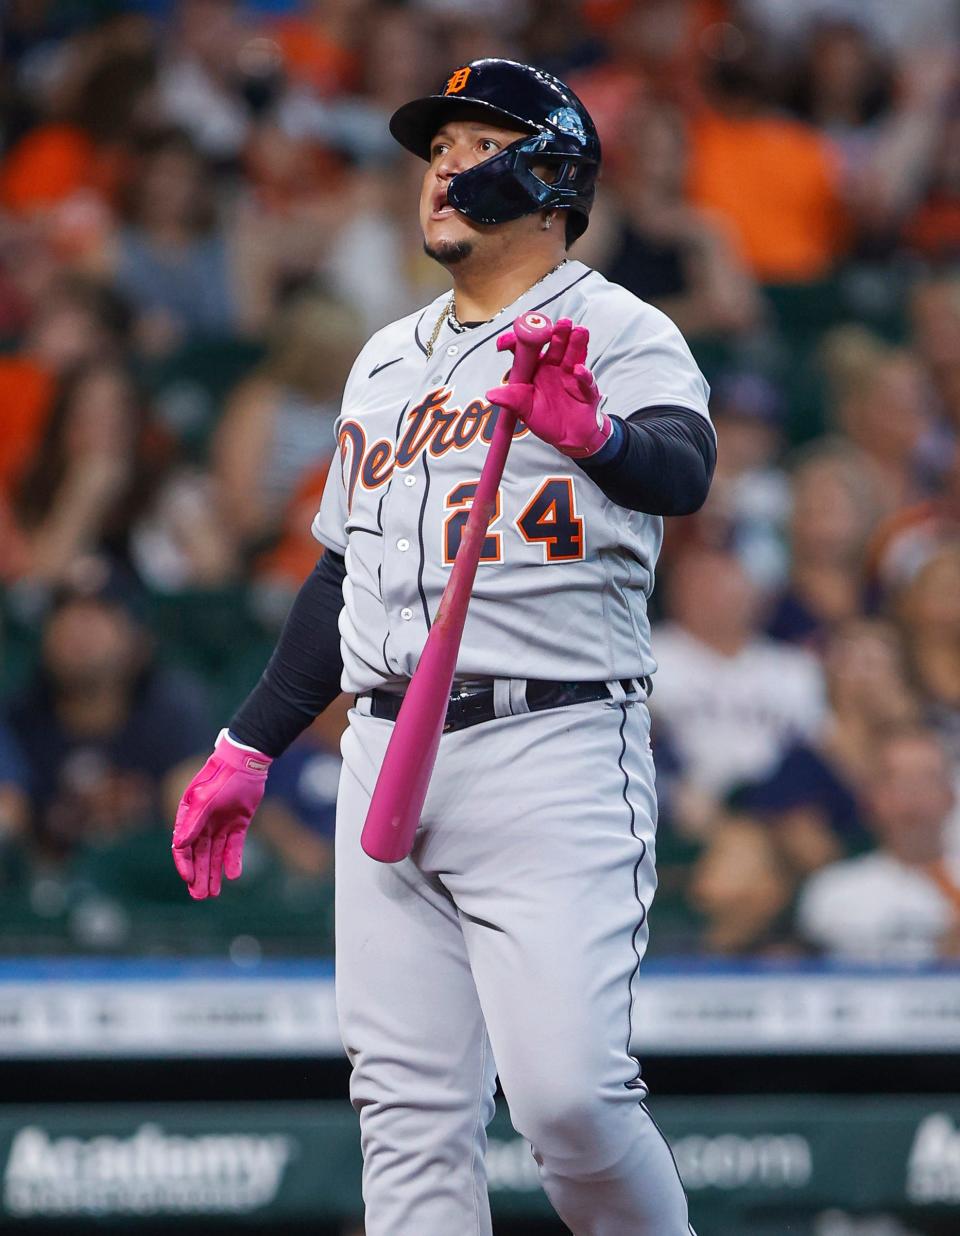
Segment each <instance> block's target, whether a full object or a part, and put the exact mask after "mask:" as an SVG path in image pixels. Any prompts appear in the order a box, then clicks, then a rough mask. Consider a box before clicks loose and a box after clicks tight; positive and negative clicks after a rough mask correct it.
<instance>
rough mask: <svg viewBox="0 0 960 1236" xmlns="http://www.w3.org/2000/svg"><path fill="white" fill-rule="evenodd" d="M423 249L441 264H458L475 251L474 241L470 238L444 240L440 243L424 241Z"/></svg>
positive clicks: (428, 255)
mask: <svg viewBox="0 0 960 1236" xmlns="http://www.w3.org/2000/svg"><path fill="white" fill-rule="evenodd" d="M423 251H424V253H425V254H426V255H427V257H430V258H433V260H434V261H435V262H439V263H440V265H441V266H456V265H457V264H458V263H459V262H463V261H466V259H467V258H468V257H470V255H471V254H472V253H473V243H472V241H469V240H442V241H441V242H440V243H439V244H438V245H429V244H427V242H426V241H424V242H423Z"/></svg>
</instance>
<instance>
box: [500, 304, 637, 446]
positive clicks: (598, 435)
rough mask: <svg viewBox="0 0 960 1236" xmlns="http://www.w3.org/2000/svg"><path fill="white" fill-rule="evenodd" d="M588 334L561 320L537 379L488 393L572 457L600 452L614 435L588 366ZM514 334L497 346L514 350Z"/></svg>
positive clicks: (503, 337) (504, 336) (586, 331)
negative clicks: (586, 362) (601, 407)
mask: <svg viewBox="0 0 960 1236" xmlns="http://www.w3.org/2000/svg"><path fill="white" fill-rule="evenodd" d="M589 340H590V332H589V331H588V330H587V328H586V327H585V326H574V324H573V323H572V322H571V321H570V319H569V318H559V319H558V320H557V322H556V323H555V324H554V327H553V336H552V338H551V339H550V342H549V343H548V344H547V350H546V351H545V352H544V354H543V356H541V358H540V362H539V364H538V366H537V371H536V373H535V374H534V377H533V381H532V382H530V383H527V382H514V383H510V384H509V385H507V386H495V387H494V388H493V390H490V391H487V398H488V399H489V400H490V402H491V403H493V404H496V405H497V406H498V407H501V408H509V409H510V410H511V412H516V414H517V416H519V417H520V419H521V420H522V421H523V422H524V424H526V425H527V426H528V427H529V428H530V430H531V431H532V432H533V433H535V434H536V435H537V437H538V438H542V439H543V441H544V442H549V443H550V445H551V446H555V447H556V448H557V450H558V451H562V452H563V454H564V455H569V456H570V457H571V458H572V459H586V458H587V457H588V456H589V455H594V454H596V452H597V451H599V449H600V448H601V446H603V444H604V442H606V440H607V439H608V438H609V437H610V434H611V433H612V431H613V426H612V425H611V423H610V417H609V416H606V415H604V413H602V412H601V411H600V392H599V391H598V390H597V384H596V382H595V381H594V380H593V374H592V373H591V372H590V370H589V369H588V368H587V367H586V365H585V364H584V361H585V360H586V359H587V344H588V342H589ZM516 342H517V339H516V335H514V333H513V331H512V330H508V331H506V333H505V334H503V335H501V336H500V338H499V339H498V340H497V350H498V351H500V352H504V351H507V350H510V351H512V350H513V348H514V347H515V346H516Z"/></svg>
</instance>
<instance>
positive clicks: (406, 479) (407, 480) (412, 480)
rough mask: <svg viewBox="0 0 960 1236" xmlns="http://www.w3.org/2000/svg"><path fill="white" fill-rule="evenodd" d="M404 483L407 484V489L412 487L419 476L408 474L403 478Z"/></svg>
mask: <svg viewBox="0 0 960 1236" xmlns="http://www.w3.org/2000/svg"><path fill="white" fill-rule="evenodd" d="M403 483H404V485H406V487H407V489H410V488H411V487H412V486H414V485H416V483H417V478H416V477H415V476H410V475H409V474H408V475H407V476H405V477H404V478H403Z"/></svg>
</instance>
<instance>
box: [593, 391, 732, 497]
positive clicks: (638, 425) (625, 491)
mask: <svg viewBox="0 0 960 1236" xmlns="http://www.w3.org/2000/svg"><path fill="white" fill-rule="evenodd" d="M621 423H622V424H623V427H624V430H625V433H624V434H623V440H622V441H621V443H620V446H619V449H618V450H617V451H616V453H615V454H614V455H613V456H612V457H610V458H606V459H604V460H603V462H600V463H591V460H590V459H589V458H587V459H582V460H580V461H579V463H580V467H581V468H582V469H583V471H584V472H585V473H586V474H587V476H589V477H590V479H591V480H592V481H593V482H594V484H596V485H597V486H598V487H599V488H600V489H601V490H602V491H603V493H604V494H606V496H607V497H608V498H609V499H610V500H611V502H615V503H616V504H617V505H618V506H622V507H625V508H626V509H627V510H628V511H642V512H643V513H644V514H647V515H691V514H693V512H694V511H698V510H699V509H700V507H701V506H703V503H704V501H705V500H706V497H707V494H708V492H709V490H710V482H711V480H712V479H713V470H714V467H715V466H716V462H717V444H716V441H715V439H714V434H713V429H712V428H711V426H710V423H709V421H708V420H707V419H706V417H704V416H701V415H700V413H699V412H694V411H693V409H692V408H678V407H668V406H663V407H654V408H643V409H641V410H640V411H639V412H633V413H631V415H630V416H628V417H627V419H626V420H625V421H623V422H621Z"/></svg>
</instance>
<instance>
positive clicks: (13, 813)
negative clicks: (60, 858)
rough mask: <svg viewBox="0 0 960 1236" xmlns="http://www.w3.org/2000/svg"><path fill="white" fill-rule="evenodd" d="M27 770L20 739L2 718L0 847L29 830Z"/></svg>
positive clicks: (0, 734)
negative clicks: (17, 740) (16, 737)
mask: <svg viewBox="0 0 960 1236" xmlns="http://www.w3.org/2000/svg"><path fill="white" fill-rule="evenodd" d="M27 791H28V781H27V769H26V765H25V764H24V760H23V756H22V754H21V753H20V749H19V747H18V745H17V742H16V739H15V738H14V736H13V734H12V733H11V732H10V730H9V729H8V728H7V726H6V724H5V722H4V721H3V720H2V719H0V850H2V849H3V847H4V846H5V845H6V844H8V843H9V842H11V841H18V840H19V839H20V838H21V837H22V836H23V835H24V833H25V832H26V828H27V822H28V820H29V818H30V816H29V799H28V797H27Z"/></svg>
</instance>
